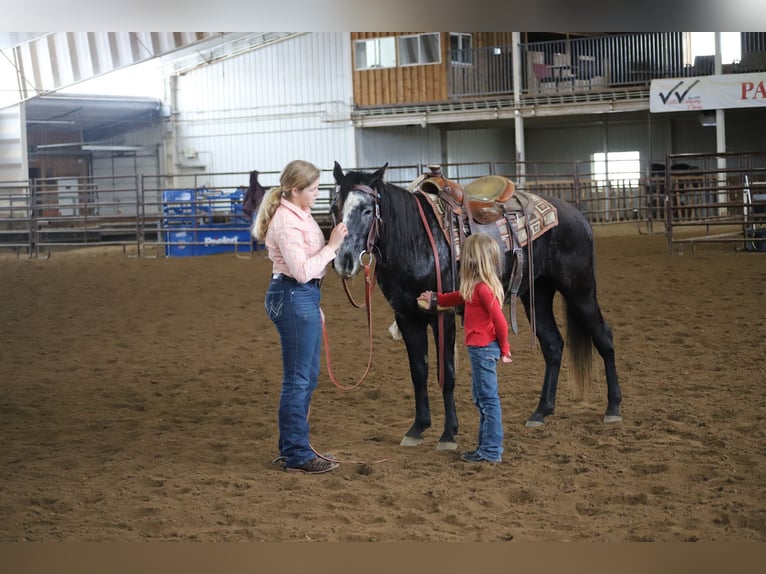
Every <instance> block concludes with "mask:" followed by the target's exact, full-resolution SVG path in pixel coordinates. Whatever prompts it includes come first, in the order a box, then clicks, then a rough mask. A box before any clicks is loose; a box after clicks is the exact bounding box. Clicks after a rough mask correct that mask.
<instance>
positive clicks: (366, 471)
mask: <svg viewBox="0 0 766 574" xmlns="http://www.w3.org/2000/svg"><path fill="white" fill-rule="evenodd" d="M597 236H598V240H597V246H596V251H597V275H598V288H599V300H600V302H601V305H602V309H603V312H604V315H605V316H606V318H607V320H608V321H609V323H610V324H611V326H612V329H613V331H614V340H615V345H616V350H617V366H618V372H619V376H620V383H621V385H622V390H623V395H624V401H623V416H624V421H623V422H622V423H619V424H612V425H605V424H603V423H602V417H603V413H604V409H605V406H606V386H605V383H604V377H603V369H602V365H601V362H600V360H598V358H597V356H596V362H595V363H594V383H593V386H592V389H591V396H590V398H589V399H588V400H586V401H585V402H577V401H575V400H574V397H573V394H572V392H571V389H570V387H569V386H568V384H567V371H566V368H564V369H563V371H562V381H561V385H560V390H559V396H558V403H557V411H556V413H555V414H554V415H552V416H550V417H548V423H547V424H546V425H545V426H544V427H542V428H536V429H527V428H525V427H524V421H525V420H526V418H527V417H528V416H529V415H530V414H531V412H532V411H533V410H534V407H535V405H536V403H537V400H538V396H539V393H540V387H541V384H542V375H543V367H544V365H543V361H542V357H541V355H540V353H539V351H538V350H535V349H532V347H531V342H530V336H529V327H528V325H527V323H526V321H525V320H522V321H521V324H520V329H521V332H520V333H519V334H518V335H515V336H514V335H512V336H511V345H512V347H513V350H514V362H513V364H512V365H500V366H499V369H500V373H501V397H502V405H503V415H504V422H505V431H506V438H505V448H506V454H505V460H504V462H503V463H502V464H499V465H473V464H469V463H463V462H461V461H460V460H459V458H458V454H457V453H454V452H438V451H436V449H435V446H436V442H437V440H438V437H439V434H440V432H441V427H442V424H443V411H442V408H441V400H440V397H439V394H438V386H437V384H436V380H435V375H434V376H432V385H431V404H432V405H433V407H434V410H433V427H432V429H431V430H430V431H429V432H428V434H427V437H426V441H425V443H424V444H423V445H421V446H419V447H414V448H405V447H400V446H399V441H400V440H401V438H402V436H403V434H404V432H405V431H406V430H407V428H409V425H410V424H411V422H412V418H413V416H414V400H413V392H412V385H411V382H410V380H409V375H408V368H407V364H406V355H405V350H404V346H403V344H402V343H400V342H397V341H394V340H392V339H391V338H390V336H389V334H388V326H389V324H390V323H391V321H392V315H391V312H390V309H389V308H388V306H387V304H386V303H385V301H384V300H383V298H382V296H381V295H380V293H379V292H377V291H376V296H375V299H374V302H373V305H374V307H373V330H374V336H373V345H374V355H373V363H372V369H371V374H370V376H369V377H368V379H367V380H366V381H364V382H363V383H362V384H361V386H360V387H358V388H357V389H355V390H353V391H341V390H339V389H337V388H336V387H335V386H333V384H332V383H331V382H330V380H329V379H328V377H327V369H326V362H325V359H324V357H323V360H322V371H323V372H322V378H321V381H320V386H319V388H318V390H317V392H316V394H315V395H314V401H313V407H312V411H311V428H312V435H311V436H312V442H313V444H314V446H315V447H316V448H317V449H319V450H321V451H323V452H332V453H335V454H336V455H337V456H338V457H339V458H341V459H342V460H344V461H347V462H346V463H344V464H342V465H341V467H340V468H339V469H338V470H336V471H335V472H333V473H329V474H325V475H320V476H306V475H294V474H287V473H284V472H283V471H281V470H280V469H279V468H278V467H277V466H276V465H273V464H272V460H273V459H274V457H276V456H277V448H276V442H277V435H276V424H277V423H276V417H277V403H278V397H279V387H280V378H281V364H280V354H279V353H280V351H279V343H278V338H277V334H276V330H275V329H274V328H273V326H272V325H271V323H270V322H269V321H268V319H267V317H266V314H265V312H264V309H263V296H264V290H265V288H266V286H267V283H268V279H269V273H270V269H271V266H270V262H269V261H268V260H267V259H265V257H264V255H263V253H262V252H258V253H257V254H256V255H255V256H254V257H253V258H237V257H235V256H233V255H231V254H225V255H216V256H209V257H193V258H174V259H164V258H160V259H143V258H131V257H125V256H123V255H122V253H121V251H114V250H111V249H99V248H91V249H88V250H80V251H73V252H66V253H54V254H53V256H52V257H51V258H50V259H48V260H42V259H31V260H30V259H27V258H25V257H21V258H17V257H16V256H15V255H14V254H12V253H8V252H6V253H4V254H2V255H0V301H1V303H0V324H1V325H2V334H1V335H0V336H1V339H0V341H1V342H2V354H1V355H0V541H25V540H27V541H154V540H164V541H168V540H187V541H188V540H196V541H309V540H313V541H509V540H512V541H531V542H536V541H598V542H612V541H661V542H675V541H698V540H699V541H722V542H732V541H743V540H751V541H761V542H762V541H766V459H765V458H764V457H765V455H766V451H765V450H764V444H766V443H765V442H764V437H765V436H766V426H764V416H765V415H766V400H765V398H764V397H765V395H766V393H765V392H764V383H765V382H766V362H764V355H765V353H764V351H765V350H766V345H765V344H764V342H765V341H766V312H765V311H764V303H765V302H766V298H765V296H766V254H764V253H748V252H741V251H735V249H734V247H733V246H732V245H702V246H699V247H697V249H696V254H694V255H693V254H692V253H691V250H690V249H687V250H686V252H685V254H684V255H682V256H679V255H675V256H669V255H668V254H667V247H666V243H665V238H664V236H663V235H662V234H661V233H657V234H653V235H647V234H643V235H639V234H638V233H637V232H636V230H635V228H634V227H630V228H617V227H606V228H599V229H597ZM354 289H355V292H356V293H360V294H361V281H358V282H355V284H354ZM322 297H323V309H324V311H325V314H326V316H327V328H328V331H329V337H330V349H331V359H332V366H333V370H334V372H335V374H336V376H337V377H338V378H339V379H340V381H341V382H343V383H344V384H350V383H352V382H354V381H355V380H356V378H358V377H359V376H360V375H361V374H362V372H363V370H364V367H365V365H366V359H367V339H366V322H365V314H364V312H363V311H360V310H357V309H354V308H352V307H351V306H350V305H349V303H348V301H347V299H346V297H345V295H344V293H343V290H342V287H341V285H340V282H339V280H338V279H337V277H336V276H335V275H334V274H330V275H328V280H327V281H326V282H325V285H324V286H323V289H322ZM459 337H461V340H462V332H461V333H459ZM458 361H459V363H458V388H457V391H456V398H457V408H458V416H459V418H460V423H461V430H460V435H459V437H458V440H459V448H460V449H470V448H474V446H475V444H474V443H475V437H476V431H477V420H478V418H477V413H476V411H475V408H474V407H473V405H472V404H471V398H470V371H469V364H468V359H467V355H466V352H465V349H464V348H463V347H462V346H461V347H460V349H459V354H458Z"/></svg>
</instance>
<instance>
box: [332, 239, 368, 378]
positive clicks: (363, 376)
mask: <svg viewBox="0 0 766 574" xmlns="http://www.w3.org/2000/svg"><path fill="white" fill-rule="evenodd" d="M363 255H364V254H363ZM372 259H373V257H372V255H370V258H369V259H368V261H367V263H363V265H364V301H365V305H364V307H365V308H366V309H367V338H368V340H369V342H370V347H369V350H370V352H369V355H368V357H367V368H366V369H365V371H364V374H363V375H362V377H361V378H360V379H359V380H358V381H357V382H356V383H354V384H353V385H351V386H344V385H342V384H341V383H339V382H338V380H337V379H336V378H335V375H334V374H333V372H332V361H331V360H330V341H329V337H328V335H327V325H326V324H325V320H324V313H322V339H323V340H324V349H325V357H326V359H327V373H328V375H329V376H330V380H331V381H332V384H333V385H335V386H336V387H338V388H339V389H340V390H342V391H350V390H353V389H355V388H356V387H358V386H359V385H361V384H362V381H364V380H365V379H366V378H367V375H368V374H369V373H370V366H371V365H372V290H373V288H374V287H375V281H374V276H373V274H372V273H371V271H370V263H371V262H372ZM343 287H344V288H346V284H345V283H343ZM346 293H347V294H348V296H349V299H351V294H350V293H349V292H348V290H346ZM351 302H352V303H353V304H354V306H355V307H357V308H359V309H361V306H360V305H356V303H354V301H353V299H351Z"/></svg>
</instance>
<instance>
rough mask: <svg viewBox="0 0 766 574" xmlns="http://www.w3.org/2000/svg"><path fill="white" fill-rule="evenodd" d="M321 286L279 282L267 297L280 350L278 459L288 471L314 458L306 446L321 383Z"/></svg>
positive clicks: (275, 283) (284, 279) (267, 309)
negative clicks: (281, 458) (311, 411)
mask: <svg viewBox="0 0 766 574" xmlns="http://www.w3.org/2000/svg"><path fill="white" fill-rule="evenodd" d="M319 298H320V290H319V286H318V285H316V284H313V283H306V284H302V283H296V282H295V281H294V280H291V279H286V278H284V277H280V278H278V279H273V278H272V280H271V284H270V285H269V289H268V291H266V301H265V306H266V313H267V314H268V316H269V319H271V321H272V322H273V323H274V325H276V327H277V331H278V332H279V339H280V342H281V344H282V393H281V395H280V398H279V454H280V456H284V457H285V464H286V465H287V466H289V467H295V466H300V465H302V464H304V463H306V462H308V461H309V460H311V459H312V458H314V456H316V455H315V453H314V451H313V450H312V449H311V446H310V445H309V421H308V414H309V405H310V404H311V395H312V394H313V392H314V389H316V387H317V384H318V383H319V359H320V353H321V349H322V317H321V315H320V312H319Z"/></svg>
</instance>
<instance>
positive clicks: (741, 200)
mask: <svg viewBox="0 0 766 574" xmlns="http://www.w3.org/2000/svg"><path fill="white" fill-rule="evenodd" d="M664 172H665V176H664V181H662V182H661V183H660V184H659V185H657V186H656V188H655V189H656V190H657V191H658V195H657V197H661V198H662V201H663V202H664V211H665V234H666V237H667V243H668V252H669V253H670V254H673V253H678V254H681V253H683V248H684V246H687V245H688V246H690V247H691V250H692V253H694V252H695V250H696V246H697V245H699V244H705V243H724V244H730V245H733V246H734V247H735V248H736V249H738V250H740V249H744V250H747V251H766V246H764V242H765V241H766V232H764V227H765V226H766V216H764V211H766V202H764V199H766V197H764V193H763V191H761V190H763V189H764V186H766V152H765V153H756V152H754V153H748V154H679V155H669V156H668V158H667V162H666V166H665V170H664Z"/></svg>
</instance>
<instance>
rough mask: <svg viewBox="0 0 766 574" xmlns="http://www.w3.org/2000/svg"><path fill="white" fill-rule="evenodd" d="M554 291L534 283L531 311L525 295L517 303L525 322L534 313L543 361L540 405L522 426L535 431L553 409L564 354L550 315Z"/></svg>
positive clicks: (551, 313)
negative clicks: (524, 314)
mask: <svg viewBox="0 0 766 574" xmlns="http://www.w3.org/2000/svg"><path fill="white" fill-rule="evenodd" d="M554 295H555V291H554V290H553V289H552V288H551V287H550V286H549V285H547V284H546V283H544V282H543V281H542V280H538V281H537V283H535V309H534V311H532V310H531V309H530V301H529V293H528V292H527V293H524V295H522V297H521V300H522V302H523V303H524V310H525V311H526V313H527V318H530V317H531V313H532V312H534V313H535V327H536V330H537V341H538V342H539V343H540V350H541V351H542V354H543V358H544V359H545V375H544V377H543V388H542V390H541V391H540V401H539V402H538V403H537V408H536V409H535V412H533V413H532V415H531V416H530V417H529V418H528V419H527V422H526V423H525V426H527V427H538V426H542V425H544V424H545V417H547V416H548V415H551V414H553V411H554V410H555V409H556V391H557V388H558V380H559V372H560V370H561V357H562V355H563V351H564V339H563V337H562V336H561V332H560V331H559V328H558V326H557V325H556V319H555V316H554V314H553V296H554Z"/></svg>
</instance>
